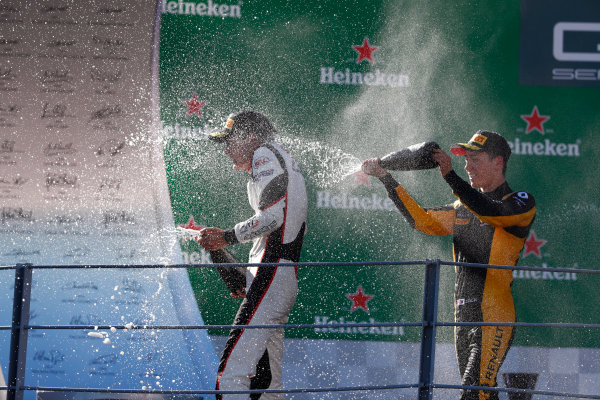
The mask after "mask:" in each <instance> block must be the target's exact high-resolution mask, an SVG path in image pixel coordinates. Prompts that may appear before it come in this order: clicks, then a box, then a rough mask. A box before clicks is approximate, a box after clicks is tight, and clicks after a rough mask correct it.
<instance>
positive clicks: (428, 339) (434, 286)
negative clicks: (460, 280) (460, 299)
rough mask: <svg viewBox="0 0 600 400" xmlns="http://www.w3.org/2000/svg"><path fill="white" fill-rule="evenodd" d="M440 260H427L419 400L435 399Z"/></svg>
mask: <svg viewBox="0 0 600 400" xmlns="http://www.w3.org/2000/svg"><path fill="white" fill-rule="evenodd" d="M439 283H440V260H427V261H426V264H425V287H424V291H423V327H422V329H421V358H420V364H419V400H431V399H432V398H433V397H432V396H433V389H432V387H431V385H432V384H433V368H434V363H435V334H436V327H437V309H438V288H439Z"/></svg>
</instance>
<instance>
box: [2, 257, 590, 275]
mask: <svg viewBox="0 0 600 400" xmlns="http://www.w3.org/2000/svg"><path fill="white" fill-rule="evenodd" d="M433 261H438V260H433ZM428 262H429V261H427V260H425V261H365V262H298V263H293V262H288V263H223V264H219V266H223V267H260V266H266V267H269V266H273V267H274V266H277V267H341V266H357V265H361V266H407V265H426V264H427V263H428ZM439 263H440V265H444V266H464V267H472V268H495V269H509V270H515V271H540V272H570V273H574V274H600V270H594V269H577V268H548V267H529V266H506V265H496V264H476V263H461V262H454V261H441V260H440V261H439ZM28 267H29V268H35V269H156V268H214V267H215V264H139V265H137V264H122V265H115V264H98V265H93V264H92V265H30V266H28ZM15 268H16V267H14V266H7V267H0V270H1V269H15Z"/></svg>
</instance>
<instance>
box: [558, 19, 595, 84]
mask: <svg viewBox="0 0 600 400" xmlns="http://www.w3.org/2000/svg"><path fill="white" fill-rule="evenodd" d="M575 38H578V40H579V41H580V42H582V43H583V44H582V46H581V48H578V49H577V50H578V51H574V50H573V49H568V48H567V46H566V44H565V42H568V41H569V40H570V41H571V42H572V41H573V40H575ZM584 50H585V51H584ZM552 55H553V56H554V58H555V59H556V60H558V61H563V62H585V63H600V23H591V22H559V23H557V24H556V25H554V33H553V40H552ZM552 79H553V80H577V81H600V68H553V69H552Z"/></svg>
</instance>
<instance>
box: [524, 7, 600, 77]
mask: <svg viewBox="0 0 600 400" xmlns="http://www.w3.org/2000/svg"><path fill="white" fill-rule="evenodd" d="M519 65H520V68H519V69H520V72H519V82H520V83H521V84H522V85H536V86H580V87H581V86H587V87H600V17H599V14H598V0H568V1H567V0H562V1H559V0H557V1H552V2H549V1H547V0H521V40H520V58H519Z"/></svg>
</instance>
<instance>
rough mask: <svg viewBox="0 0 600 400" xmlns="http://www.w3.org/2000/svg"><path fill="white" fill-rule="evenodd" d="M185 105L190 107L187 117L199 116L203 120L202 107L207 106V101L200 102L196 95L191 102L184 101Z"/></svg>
mask: <svg viewBox="0 0 600 400" xmlns="http://www.w3.org/2000/svg"><path fill="white" fill-rule="evenodd" d="M184 103H185V105H186V106H188V112H187V115H186V117H189V116H190V115H192V114H198V117H199V118H202V107H204V106H205V105H206V102H205V101H199V100H198V96H197V95H196V93H194V96H193V97H192V99H191V100H186V101H184Z"/></svg>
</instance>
